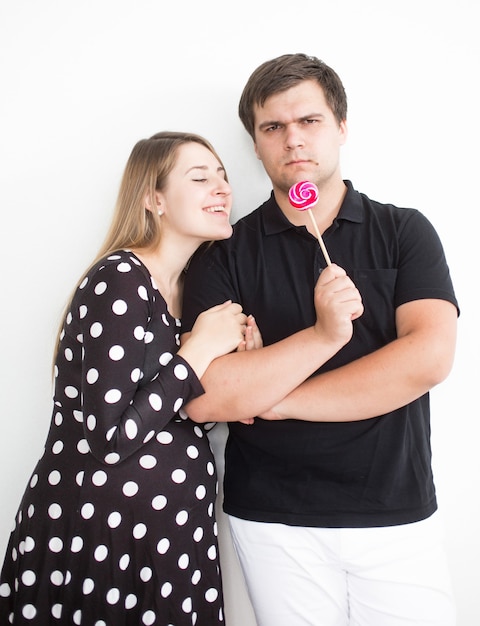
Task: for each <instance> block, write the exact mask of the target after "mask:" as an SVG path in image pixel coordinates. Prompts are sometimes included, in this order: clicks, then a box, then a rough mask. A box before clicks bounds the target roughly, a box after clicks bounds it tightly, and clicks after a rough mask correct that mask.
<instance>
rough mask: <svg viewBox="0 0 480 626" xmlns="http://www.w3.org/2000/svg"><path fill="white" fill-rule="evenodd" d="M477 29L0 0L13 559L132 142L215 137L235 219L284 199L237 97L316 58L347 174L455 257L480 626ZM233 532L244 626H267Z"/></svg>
mask: <svg viewBox="0 0 480 626" xmlns="http://www.w3.org/2000/svg"><path fill="white" fill-rule="evenodd" d="M479 25H480V3H479V2H478V0H402V1H398V2H394V1H389V0H362V1H360V0H332V1H323V2H322V1H321V0H302V2H292V3H288V2H287V3H281V2H279V1H278V0H261V1H258V0H255V1H252V0H242V2H236V3H229V2H224V1H221V0H204V1H203V2H199V1H198V0H184V1H183V2H181V1H180V0H178V1H177V0H171V1H170V2H165V1H164V0H135V1H133V0H132V1H127V0H83V1H82V2H73V1H71V0H70V1H69V0H42V1H41V2H38V1H37V0H0V165H1V167H0V224H1V227H0V228H1V233H2V245H1V247H0V254H1V259H0V262H1V266H0V271H1V276H2V295H1V307H0V316H1V318H0V342H1V343H0V346H1V350H0V398H1V403H2V405H1V412H0V427H1V431H0V432H1V436H0V553H1V554H2V555H3V552H4V547H5V545H6V542H7V539H8V534H9V532H10V529H11V525H12V520H13V517H14V515H15V512H16V508H17V506H18V503H19V500H20V498H21V495H22V493H23V489H24V486H25V484H26V482H27V480H28V477H29V475H30V472H31V470H32V469H33V465H34V463H35V462H36V460H37V457H38V456H39V455H40V453H41V450H42V446H43V442H44V439H45V436H46V433H47V428H48V424H49V419H50V396H51V383H50V360H51V353H52V346H53V341H54V336H55V331H56V326H57V323H58V321H59V318H60V314H61V311H62V308H63V305H64V303H65V301H66V298H67V296H68V295H69V293H70V289H71V288H72V286H73V284H74V283H75V282H76V280H77V278H78V276H79V274H80V272H81V271H82V270H83V268H84V267H85V265H86V264H87V263H88V262H89V260H90V258H91V257H92V256H93V254H94V253H95V252H96V249H97V247H98V246H99V244H100V242H101V239H102V238H103V234H104V232H105V229H106V226H107V223H108V222H109V219H110V214H111V209H112V206H113V202H114V199H115V195H116V191H117V186H118V183H119V179H120V175H121V172H122V169H123V166H124V163H125V161H126V159H127V157H128V154H129V153H130V150H131V148H132V147H133V145H134V143H135V142H136V141H137V140H138V139H140V138H143V137H147V136H149V135H151V134H153V133H154V132H156V131H159V130H162V129H178V130H192V131H195V132H199V133H201V134H204V135H205V136H206V137H208V138H209V139H210V140H211V141H212V142H213V144H214V145H215V147H216V148H217V149H218V151H219V153H220V154H221V155H222V157H223V158H224V161H225V163H226V166H227V170H228V173H229V176H230V179H231V182H232V184H233V188H234V193H235V199H236V200H235V213H234V218H235V219H236V218H238V217H240V216H241V215H243V214H244V213H247V212H249V211H250V210H251V209H253V208H254V207H255V206H256V205H257V204H259V203H260V201H263V199H264V198H265V197H266V194H267V193H268V192H269V185H268V181H267V179H266V177H265V175H264V173H263V170H262V169H261V166H260V164H259V162H258V161H257V160H256V159H255V157H254V154H253V150H252V149H251V142H250V140H249V138H248V137H247V135H246V133H245V131H244V130H243V128H242V126H241V124H240V122H239V120H238V118H237V113H236V110H237V103H238V98H239V96H240V92H241V90H242V88H243V85H244V83H245V81H246V79H247V78H248V76H249V75H250V73H251V72H252V71H253V69H254V68H255V67H256V66H257V65H258V64H259V63H261V62H263V61H265V60H267V59H269V58H272V57H274V56H277V55H279V54H284V53H287V52H307V53H309V54H314V55H316V56H318V57H320V58H322V59H323V60H325V61H326V62H327V63H328V64H330V65H332V66H333V67H334V68H335V69H336V70H337V71H338V73H339V74H340V76H341V77H342V79H343V81H344V84H345V87H346V90H347V94H348V97H349V107H350V111H349V128H350V136H349V141H348V143H347V145H346V146H345V147H344V153H343V164H344V165H343V174H344V177H346V178H350V179H352V180H353V182H354V185H355V186H356V188H357V189H359V190H361V191H364V192H366V193H367V194H368V195H370V197H372V198H374V199H377V200H380V201H387V202H393V203H395V204H397V205H403V206H414V207H416V208H419V209H420V210H422V211H423V212H424V213H425V214H426V215H427V216H428V217H429V218H430V219H431V220H432V221H433V223H434V224H435V226H436V228H437V230H438V232H439V234H440V236H441V237H442V240H443V243H444V246H445V250H446V253H447V257H448V260H449V264H450V268H451V271H452V275H453V278H454V282H455V286H456V290H457V295H458V298H459V300H460V304H461V308H462V315H461V317H460V327H459V339H458V350H457V358H456V363H455V367H454V370H453V372H452V374H451V375H450V377H449V378H448V379H447V381H446V382H444V383H443V384H442V385H441V386H440V387H438V388H437V389H435V390H434V391H433V393H432V403H433V447H434V468H435V474H436V483H437V491H438V496H439V501H440V507H441V509H442V510H443V513H444V517H445V520H446V525H447V532H448V550H449V558H450V563H451V568H452V572H453V577H454V584H455V590H456V594H457V597H458V608H459V626H474V625H478V624H480V575H479V573H478V564H479V562H480V540H479V533H478V519H479V495H480V479H479V476H480V460H479V457H480V455H479V453H478V446H479V443H478V441H479V437H478V436H479V434H480V428H479V424H478V422H479V418H480V411H479V406H478V384H479V382H478V377H479V374H480V367H479V348H480V342H479V337H478V320H477V315H478V309H479V305H480V298H479V288H478V279H477V273H478V267H477V270H476V271H475V267H476V266H478V262H477V258H478V256H477V254H475V253H476V252H477V250H478V248H479V245H478V211H479V209H480V207H479V201H478V191H477V189H476V188H477V186H478V180H479V178H478V169H479V158H478V152H479V147H480V132H479V111H480V97H479V61H480V43H479V37H478V27H479ZM474 272H475V275H474ZM475 279H477V281H475V282H474V280H475ZM224 434H225V432H224V429H223V427H219V429H218V430H217V433H216V435H215V437H214V444H215V448H216V454H217V457H218V460H219V465H220V469H221V467H222V460H221V454H222V445H223V440H224ZM220 524H221V530H222V535H221V546H222V548H223V551H222V559H223V567H224V573H225V586H226V599H227V607H226V608H227V616H228V618H229V626H254V625H255V621H254V619H253V615H252V612H251V608H250V605H249V603H248V599H247V596H246V593H245V588H244V586H243V581H242V578H241V576H240V573H239V569H238V566H237V563H236V561H235V557H234V554H233V552H232V548H231V544H230V543H229V537H228V533H227V532H226V528H225V520H224V518H223V514H221V513H220ZM292 626H294V625H292Z"/></svg>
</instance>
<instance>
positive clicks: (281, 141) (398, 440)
mask: <svg viewBox="0 0 480 626" xmlns="http://www.w3.org/2000/svg"><path fill="white" fill-rule="evenodd" d="M239 113H240V118H241V119H242V122H243V124H244V126H245V128H246V130H247V131H248V132H249V134H250V135H251V137H252V139H253V142H254V147H255V152H256V155H257V157H258V158H259V159H260V160H261V161H262V163H263V166H264V168H265V170H266V172H267V174H268V176H269V178H270V180H271V182H272V187H273V192H272V195H271V197H270V199H269V200H267V202H265V203H264V204H263V205H262V206H261V207H259V208H258V209H257V210H256V211H254V212H253V213H251V214H250V215H248V216H246V217H244V218H242V219H241V220H240V221H239V222H238V223H237V224H236V225H235V227H234V234H233V236H232V238H231V239H229V240H226V241H223V242H220V243H218V244H214V245H213V246H212V247H210V248H208V249H207V250H203V251H201V252H200V253H197V254H196V256H195V258H194V259H193V261H192V263H191V265H190V268H189V271H188V273H187V280H186V284H185V300H184V329H185V330H188V329H189V328H191V326H192V324H193V321H194V319H195V317H196V315H197V314H198V313H199V312H200V311H201V310H203V309H205V308H207V307H209V306H212V305H213V304H218V303H220V302H223V301H225V299H227V298H231V299H232V300H234V301H236V302H239V303H240V304H241V305H242V307H243V310H244V311H247V312H251V313H252V314H253V315H254V317H255V320H256V323H257V324H258V328H259V329H260V331H261V334H262V337H263V343H264V345H265V347H264V348H259V349H257V350H247V351H243V352H239V353H235V354H230V355H227V356H224V357H221V358H220V359H217V360H215V361H214V362H213V363H212V364H211V366H210V367H209V368H208V370H207V372H206V374H205V376H204V377H203V378H202V383H203V385H204V388H205V394H204V395H203V396H200V397H199V398H197V399H195V400H194V401H193V402H191V403H190V404H189V405H188V406H187V412H188V413H189V415H190V416H191V418H192V419H194V420H197V421H232V422H233V421H234V420H241V419H244V420H247V419H248V418H250V417H252V416H257V417H256V419H255V422H254V425H251V426H248V425H246V424H240V423H231V424H230V425H229V438H228V441H227V445H226V452H225V455H226V456H225V484H224V494H225V499H224V510H225V512H226V513H227V514H228V515H229V521H230V526H231V530H232V536H233V539H234V544H235V546H236V549H237V552H238V555H239V558H240V562H241V565H242V568H243V571H244V574H245V577H246V581H247V585H248V589H249V593H250V596H251V599H252V603H253V606H254V610H255V614H256V618H257V621H258V624H259V626H297V625H298V626H300V625H307V624H308V625H310V626H312V625H315V626H346V625H347V624H352V625H353V624H355V625H356V626H400V625H402V624H405V625H407V624H408V625H412V624H415V626H422V625H425V626H426V625H427V624H428V625H430V626H432V625H435V626H440V625H442V626H452V625H453V624H454V623H455V610H454V604H453V600H452V596H451V590H450V583H449V576H448V570H447V565H446V557H445V551H444V548H443V545H442V533H441V527H440V523H439V520H438V517H437V515H436V514H435V511H436V509H437V502H436V497H435V487H434V483H433V477H432V469H431V448H430V412H429V397H428V392H429V390H430V389H431V388H432V387H433V386H434V385H436V384H438V383H440V382H441V381H442V380H444V378H445V377H446V376H447V375H448V373H449V371H450V369H451V366H452V363H453V357H454V350H455V340H456V320H457V315H458V308H457V302H456V299H455V295H454V291H453V287H452V284H451V279H450V276H449V271H448V266H447V264H446V261H445V257H444V253H443V249H442V245H441V243H440V241H439V239H438V236H437V234H436V232H435V230H434V229H433V227H432V225H431V224H430V223H429V221H428V220H427V219H426V218H425V217H424V216H423V215H422V214H421V213H419V212H418V211H416V210H413V209H400V208H397V207H395V206H393V205H386V204H380V203H378V202H375V201H372V200H370V199H369V198H368V197H367V196H365V195H364V194H360V193H358V192H357V191H355V189H354V188H353V186H352V184H351V183H350V182H349V181H344V180H343V179H342V176H341V170H340V151H341V146H342V145H343V144H344V143H345V141H346V138H347V124H346V117H347V103H346V96H345V91H344V88H343V85H342V83H341V81H340V79H339V77H338V76H337V74H336V73H335V72H334V71H333V70H332V69H331V68H329V67H328V66H327V65H325V64H324V63H323V62H322V61H320V60H318V59H317V58H315V57H309V56H307V55H304V54H291V55H283V56H281V57H278V58H276V59H272V60H271V61H267V62H266V63H264V64H262V65H261V66H260V67H259V68H257V69H256V70H255V71H254V72H253V74H252V75H251V77H250V78H249V80H248V82H247V85H246V86H245V89H244V91H243V94H242V96H241V100H240V106H239ZM303 180H308V181H311V182H313V183H315V184H316V185H317V186H318V189H319V201H318V203H317V204H316V205H315V206H314V208H313V209H312V211H313V214H314V217H315V220H316V223H317V226H318V228H319V231H320V232H321V233H322V234H323V239H324V242H325V244H326V247H327V250H328V253H329V256H330V257H331V259H332V260H333V261H334V262H335V263H336V264H338V265H339V266H341V267H342V268H344V269H345V270H346V272H347V275H348V276H350V277H351V278H352V279H353V282H354V284H355V285H356V287H357V288H358V290H359V291H360V293H361V296H362V301H363V306H364V309H365V310H364V313H363V315H361V316H359V315H358V314H357V315H356V317H354V316H352V319H354V321H353V325H354V329H353V336H352V338H351V340H350V341H348V342H347V343H346V344H345V345H343V346H342V347H340V348H338V349H336V348H335V347H333V348H332V350H335V352H334V353H332V356H331V358H329V359H328V360H327V361H326V362H325V363H324V364H323V365H318V360H317V362H315V363H314V362H313V359H312V350H311V349H309V348H308V345H306V346H302V345H301V341H300V340H299V334H300V333H302V332H305V330H304V329H306V328H307V329H308V328H310V327H312V325H314V324H316V323H317V324H318V319H319V316H320V317H321V313H320V311H319V307H318V306H316V307H315V306H314V304H313V302H312V294H313V293H314V289H315V293H317V290H318V282H320V281H321V280H322V277H323V276H326V278H324V279H323V280H324V281H327V284H328V285H332V284H335V280H336V278H333V279H332V278H331V276H330V274H328V272H331V271H332V266H329V267H327V269H324V268H325V260H324V258H323V255H322V252H321V250H320V247H319V245H318V241H317V240H316V238H315V236H314V233H315V229H314V228H313V227H312V226H313V225H312V224H311V223H309V219H308V215H306V214H305V212H301V211H297V210H296V209H294V208H293V207H292V206H291V205H290V202H289V199H288V191H289V189H290V187H291V186H292V185H294V184H295V183H297V182H299V181H303ZM337 269H338V268H337ZM319 275H320V278H318V276H319ZM317 280H318V282H317V287H315V285H316V281H317ZM331 289H332V291H333V292H335V290H334V289H333V288H331ZM252 329H253V330H254V329H255V326H251V325H249V327H248V328H247V338H248V342H249V346H253V345H255V346H259V345H260V342H259V341H254V340H253V339H252V335H251V333H252V332H253V331H252ZM327 343H328V342H327ZM336 345H338V342H337V343H336V344H335V346H336ZM308 367H310V368H311V371H310V372H307V373H306V374H305V370H306V369H308ZM295 374H298V375H299V376H305V379H306V380H305V382H303V383H301V384H300V383H299V384H298V385H296V387H295V388H292V385H293V384H294V380H293V378H294V375H295Z"/></svg>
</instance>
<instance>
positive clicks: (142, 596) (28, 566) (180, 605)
mask: <svg viewBox="0 0 480 626" xmlns="http://www.w3.org/2000/svg"><path fill="white" fill-rule="evenodd" d="M179 332H180V324H179V321H178V320H175V319H174V318H173V317H172V316H171V315H170V314H169V312H168V310H167V308H166V305H165V301H164V300H163V298H162V297H161V294H160V293H159V292H158V290H157V288H156V286H155V283H154V281H153V280H152V278H151V276H150V275H149V273H148V271H147V269H146V268H145V267H144V266H143V264H142V263H141V262H140V261H139V259H138V258H137V257H135V255H133V254H132V253H130V252H128V251H120V252H118V253H115V254H112V255H110V256H109V257H108V258H104V259H102V260H101V261H100V262H99V263H97V265H96V266H95V267H93V268H92V270H90V272H89V273H88V275H87V276H86V277H85V279H84V280H83V281H82V282H81V284H80V287H79V288H78V289H77V292H76V294H75V297H74V299H73V301H72V305H71V308H70V311H69V312H68V314H67V316H66V320H65V325H64V329H63V332H62V334H61V345H60V350H59V352H58V356H57V362H56V365H55V376H56V379H55V397H54V410H53V412H52V422H51V426H50V429H49V434H48V438H47V441H46V445H45V452H44V454H43V456H42V458H41V459H40V461H39V462H38V464H37V467H36V468H35V470H34V472H33V473H32V478H31V479H30V481H29V483H28V486H27V489H26V491H25V494H24V497H23V499H22V502H21V505H20V508H19V511H18V513H17V515H16V517H15V527H14V529H13V531H12V534H11V537H10V541H9V545H8V547H7V550H6V556H5V560H4V563H3V568H2V571H1V577H0V623H2V624H3V623H5V624H8V623H17V622H18V623H28V624H32V626H43V625H44V624H47V623H52V624H53V623H57V622H58V623H65V624H66V623H69V624H83V625H85V624H87V625H89V626H90V625H92V626H93V625H95V626H123V625H124V626H129V625H132V626H133V625H134V626H137V625H143V624H145V625H155V626H169V625H171V624H175V625H176V626H187V625H188V626H192V624H197V625H207V624H208V626H218V625H221V624H223V623H224V617H223V609H222V606H223V596H222V587H221V579H220V567H219V562H218V557H217V554H218V548H217V532H216V524H215V518H214V515H213V511H214V502H215V496H216V488H217V485H216V474H215V469H214V463H213V456H212V453H211V450H210V446H209V442H208V438H207V436H206V430H205V429H204V428H203V427H201V426H199V425H195V424H193V423H192V422H191V421H190V420H189V419H188V418H187V416H186V415H185V414H184V413H183V412H182V416H181V417H179V411H180V410H181V407H183V406H184V405H185V404H186V403H188V401H189V400H190V399H192V398H194V397H196V396H197V395H199V394H200V393H202V391H203V390H202V387H201V385H200V383H199V381H198V379H197V378H196V376H195V374H194V373H193V371H192V370H191V368H190V367H189V365H188V364H187V363H186V362H185V361H183V359H181V357H178V356H177V355H176V351H177V349H178V336H179Z"/></svg>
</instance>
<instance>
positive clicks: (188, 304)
mask: <svg viewBox="0 0 480 626" xmlns="http://www.w3.org/2000/svg"><path fill="white" fill-rule="evenodd" d="M224 244H225V242H223V241H222V242H218V243H213V244H211V245H209V246H208V247H201V248H199V249H198V250H197V252H196V253H195V254H194V255H193V257H192V260H191V262H190V265H189V267H188V270H187V274H186V276H185V284H184V289H183V311H182V332H190V331H191V330H192V328H193V325H194V323H195V320H196V319H197V317H198V315H199V314H200V313H202V312H203V311H206V310H207V309H209V308H210V307H212V306H216V305H217V304H222V303H223V302H226V301H227V300H232V301H233V302H241V297H240V293H239V287H238V285H237V284H236V278H235V273H234V271H233V263H234V258H233V254H229V253H228V249H227V248H226V247H225V245H224Z"/></svg>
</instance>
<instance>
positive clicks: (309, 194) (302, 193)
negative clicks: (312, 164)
mask: <svg viewBox="0 0 480 626" xmlns="http://www.w3.org/2000/svg"><path fill="white" fill-rule="evenodd" d="M288 199H289V201H290V204H291V205H292V206H293V207H294V208H295V209H298V210H299V211H308V214H309V215H310V219H311V220H312V224H313V228H314V230H315V234H316V236H317V239H318V243H319V244H320V248H321V249H322V252H323V256H324V257H325V261H326V263H327V265H331V264H332V262H331V261H330V257H329V256H328V252H327V249H326V248H325V244H324V243H323V239H322V235H321V234H320V231H319V230H318V226H317V222H316V220H315V216H314V215H313V213H312V211H311V208H312V206H315V205H316V204H317V202H318V187H317V185H315V184H314V183H311V182H310V181H308V180H302V181H301V182H299V183H295V185H293V186H292V187H290V189H289V191H288Z"/></svg>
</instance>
